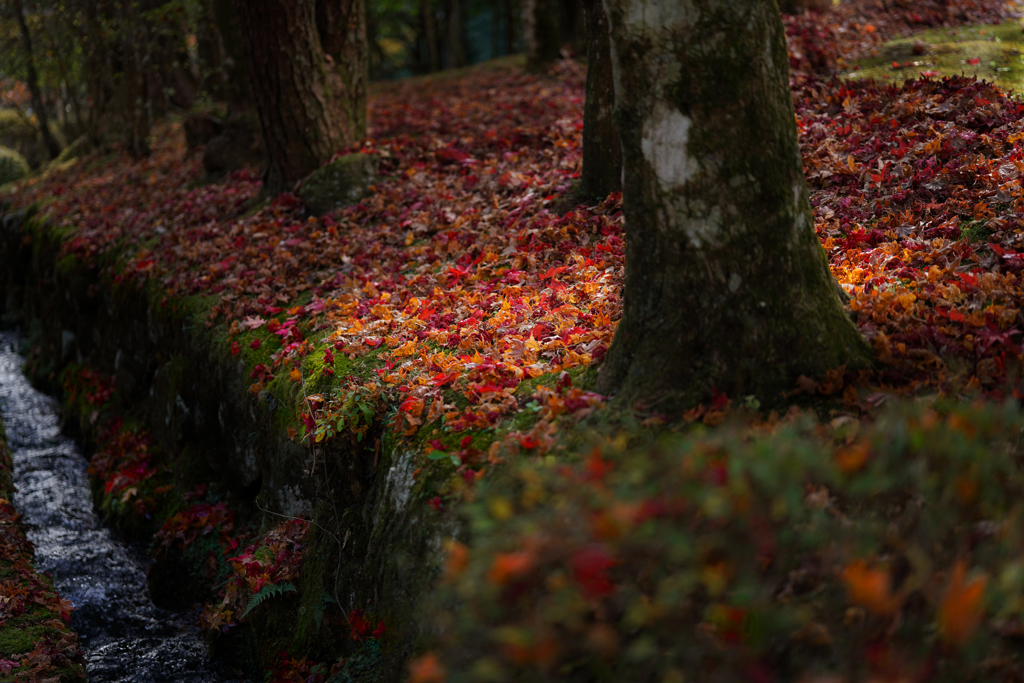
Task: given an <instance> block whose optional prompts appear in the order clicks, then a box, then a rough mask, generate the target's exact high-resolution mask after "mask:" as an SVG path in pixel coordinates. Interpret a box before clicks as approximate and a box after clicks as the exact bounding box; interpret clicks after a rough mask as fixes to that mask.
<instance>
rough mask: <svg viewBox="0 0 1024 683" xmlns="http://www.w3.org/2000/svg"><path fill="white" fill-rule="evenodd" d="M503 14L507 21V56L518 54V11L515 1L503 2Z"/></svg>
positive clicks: (503, 0)
mask: <svg viewBox="0 0 1024 683" xmlns="http://www.w3.org/2000/svg"><path fill="white" fill-rule="evenodd" d="M501 13H502V17H503V18H504V21H505V54H507V55H512V54H515V53H516V11H515V0H502V2H501Z"/></svg>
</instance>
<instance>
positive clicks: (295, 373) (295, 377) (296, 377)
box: [288, 368, 302, 382]
mask: <svg viewBox="0 0 1024 683" xmlns="http://www.w3.org/2000/svg"><path fill="white" fill-rule="evenodd" d="M288 377H290V378H291V380H292V381H293V382H301V381H302V371H301V370H299V369H298V368H292V371H291V372H289V373H288Z"/></svg>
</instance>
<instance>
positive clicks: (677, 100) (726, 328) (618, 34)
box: [599, 0, 870, 410]
mask: <svg viewBox="0 0 1024 683" xmlns="http://www.w3.org/2000/svg"><path fill="white" fill-rule="evenodd" d="M604 4H605V9H606V11H607V14H608V19H609V24H610V26H611V39H612V61H613V67H614V74H615V94H616V107H617V110H618V112H619V131H620V135H621V139H622V151H623V161H624V163H625V174H624V175H625V177H624V186H623V210H624V213H625V218H626V277H625V291H624V294H623V297H624V308H623V315H622V319H621V321H620V322H619V326H618V330H617V332H616V336H615V340H614V342H613V343H612V347H611V349H609V352H608V356H607V361H606V363H605V365H604V367H603V368H602V370H601V374H600V376H599V386H600V387H601V389H603V390H604V391H609V392H616V391H617V392H618V395H619V397H620V399H622V400H623V401H625V402H626V403H627V405H629V404H632V403H633V402H635V401H643V402H644V403H645V404H646V406H647V407H649V408H656V409H659V410H664V409H672V408H678V407H683V406H687V405H692V404H696V403H697V402H700V401H704V400H707V399H708V398H710V397H711V396H712V395H713V393H714V392H716V391H717V392H724V393H726V394H727V395H728V396H730V397H740V396H748V395H754V396H757V397H758V398H759V399H761V400H764V399H771V398H773V397H775V396H777V395H778V393H779V392H781V391H785V390H787V389H790V388H791V387H792V386H793V382H794V381H795V380H796V378H797V377H798V376H799V375H809V376H812V377H814V376H821V375H822V374H823V373H824V372H825V371H826V370H829V369H831V368H835V367H838V366H841V365H843V364H844V363H846V364H849V365H850V366H851V367H858V366H864V365H866V364H867V363H868V359H869V357H870V355H869V353H870V352H869V350H868V347H867V345H866V343H865V342H864V340H863V339H862V338H861V337H860V335H859V334H858V332H857V330H856V328H855V327H854V325H853V324H852V322H851V321H850V319H849V318H848V317H847V316H846V314H845V312H844V310H843V307H842V303H841V302H840V298H839V296H838V294H837V292H836V289H835V288H834V282H835V281H834V279H833V278H832V276H831V273H830V272H829V269H828V262H827V259H826V256H825V252H824V250H823V249H822V247H821V244H820V242H819V241H818V239H817V236H816V235H815V231H814V216H813V214H812V212H811V206H810V201H809V199H808V192H807V184H806V182H805V180H804V177H803V173H802V168H801V161H800V148H799V146H798V144H797V135H796V126H795V123H794V119H795V116H794V110H793V103H792V98H791V95H790V91H789V68H788V62H787V53H786V41H785V34H784V31H783V26H782V22H781V17H780V15H779V11H778V6H777V5H776V3H775V1H774V0H691V1H687V2H680V1H679V0H605V2H604Z"/></svg>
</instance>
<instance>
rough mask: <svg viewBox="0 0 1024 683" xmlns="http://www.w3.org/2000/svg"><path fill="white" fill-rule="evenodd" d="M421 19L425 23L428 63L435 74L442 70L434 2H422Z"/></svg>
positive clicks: (431, 71) (424, 31) (429, 0)
mask: <svg viewBox="0 0 1024 683" xmlns="http://www.w3.org/2000/svg"><path fill="white" fill-rule="evenodd" d="M420 18H421V19H422V21H423V41H424V42H425V43H426V44H427V63H428V64H429V65H430V73H434V72H435V71H438V70H439V69H440V68H441V55H440V54H438V50H437V22H436V21H435V20H434V3H433V2H432V0H420Z"/></svg>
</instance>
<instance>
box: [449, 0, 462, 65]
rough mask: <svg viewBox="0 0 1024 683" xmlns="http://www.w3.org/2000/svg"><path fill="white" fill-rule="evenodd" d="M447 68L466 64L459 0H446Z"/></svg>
mask: <svg viewBox="0 0 1024 683" xmlns="http://www.w3.org/2000/svg"><path fill="white" fill-rule="evenodd" d="M447 9H448V11H447V15H448V16H447V20H448V21H447V23H448V68H449V69H457V68H459V67H462V66H466V41H465V37H464V36H463V34H462V3H461V0H447Z"/></svg>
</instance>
